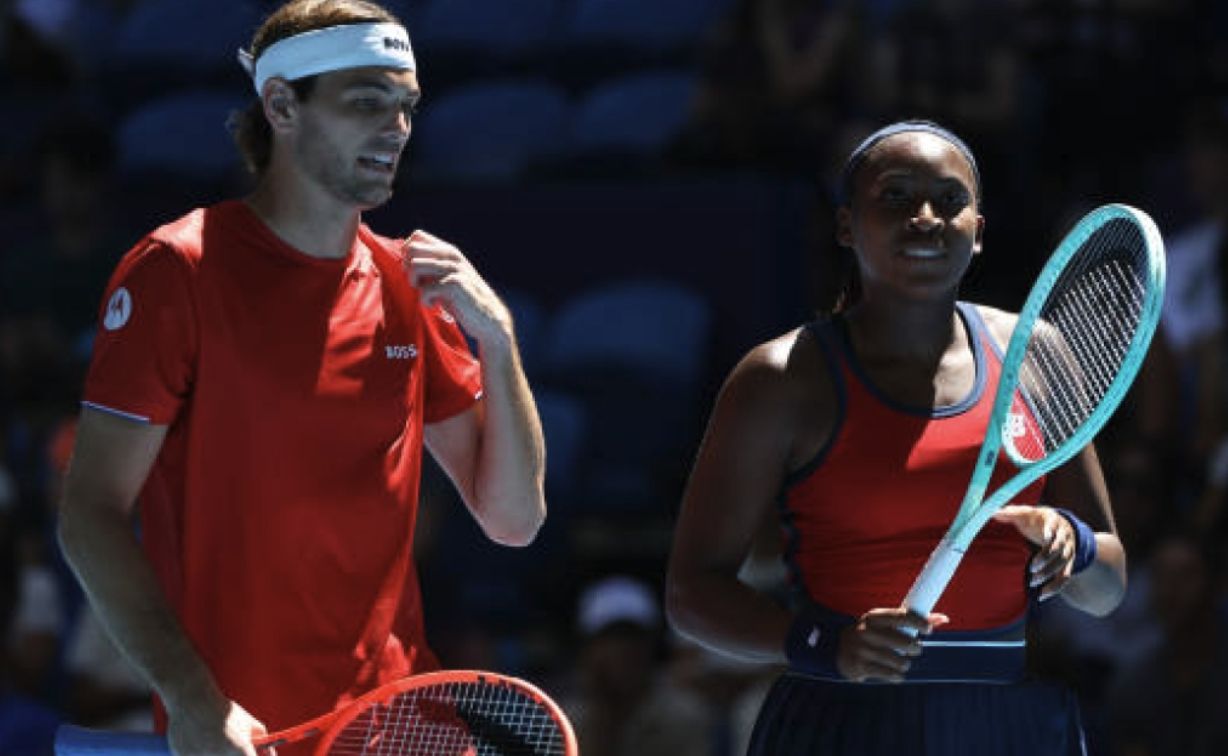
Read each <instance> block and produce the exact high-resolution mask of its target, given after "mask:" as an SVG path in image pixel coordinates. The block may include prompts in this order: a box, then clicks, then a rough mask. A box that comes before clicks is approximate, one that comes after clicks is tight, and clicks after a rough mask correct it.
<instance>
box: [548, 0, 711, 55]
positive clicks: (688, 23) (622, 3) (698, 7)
mask: <svg viewBox="0 0 1228 756" xmlns="http://www.w3.org/2000/svg"><path fill="white" fill-rule="evenodd" d="M729 5H730V3H729V2H728V0H575V6H574V9H573V11H572V13H571V15H570V17H569V18H568V19H567V21H566V22H565V24H564V30H563V32H562V34H563V37H564V40H565V43H566V44H568V45H569V46H581V47H582V46H586V45H598V46H616V47H622V48H626V49H628V50H642V51H649V52H661V51H666V50H670V49H677V48H691V47H694V46H695V45H696V44H697V43H698V42H699V41H700V40H701V39H702V37H703V35H704V33H705V32H706V31H707V30H708V29H709V28H710V27H711V26H712V25H713V24H715V23H716V21H717V19H718V18H719V16H720V15H721V14H722V13H723V12H725V10H727V9H728V7H729Z"/></svg>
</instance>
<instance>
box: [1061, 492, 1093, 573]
mask: <svg viewBox="0 0 1228 756" xmlns="http://www.w3.org/2000/svg"><path fill="white" fill-rule="evenodd" d="M1054 511H1056V512H1057V513H1058V514H1060V515H1061V516H1062V517H1065V518H1066V521H1067V522H1069V523H1070V527H1072V528H1074V534H1075V555H1074V564H1073V565H1072V566H1071V568H1070V574H1072V575H1078V574H1079V573H1080V572H1082V571H1083V570H1086V569H1087V568H1088V567H1091V566H1092V562H1094V561H1096V534H1095V533H1094V532H1093V531H1092V529H1091V527H1090V526H1088V524H1087V523H1086V522H1083V521H1082V520H1080V519H1079V518H1078V516H1077V515H1076V514H1075V513H1074V512H1071V511H1070V510H1069V509H1058V508H1057V507H1054Z"/></svg>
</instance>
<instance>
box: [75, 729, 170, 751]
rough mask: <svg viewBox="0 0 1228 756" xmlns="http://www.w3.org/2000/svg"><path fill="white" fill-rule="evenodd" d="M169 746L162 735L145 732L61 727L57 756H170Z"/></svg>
mask: <svg viewBox="0 0 1228 756" xmlns="http://www.w3.org/2000/svg"><path fill="white" fill-rule="evenodd" d="M170 752H171V749H170V746H169V745H167V743H166V738H165V737H163V736H161V735H155V734H154V733H146V732H115V731H114V730H110V731H108V730H91V729H89V728H87V727H77V726H75V725H60V727H59V728H57V729H56V731H55V753H56V756H120V755H121V754H123V755H124V756H169V754H170Z"/></svg>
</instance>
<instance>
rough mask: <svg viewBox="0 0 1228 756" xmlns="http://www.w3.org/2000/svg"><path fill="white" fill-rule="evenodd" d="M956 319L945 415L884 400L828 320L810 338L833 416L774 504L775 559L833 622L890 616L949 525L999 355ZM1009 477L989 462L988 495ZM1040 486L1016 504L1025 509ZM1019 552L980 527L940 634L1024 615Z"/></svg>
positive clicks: (966, 317)
mask: <svg viewBox="0 0 1228 756" xmlns="http://www.w3.org/2000/svg"><path fill="white" fill-rule="evenodd" d="M958 311H959V313H960V315H961V318H962V320H963V322H964V325H965V327H966V328H967V331H968V336H969V343H970V344H971V345H972V353H973V357H974V360H975V363H976V380H975V383H974V386H973V388H972V391H971V392H970V393H969V395H968V396H967V397H965V398H964V399H963V400H962V401H960V402H959V403H957V404H954V405H950V406H944V407H938V408H933V409H931V408H922V409H918V408H913V407H907V406H903V405H901V404H899V403H898V402H894V401H892V400H891V399H890V398H888V397H886V396H885V395H884V394H883V393H882V392H880V391H879V390H877V389H876V387H875V386H874V385H873V384H872V383H871V382H870V381H869V380H868V378H867V376H866V375H865V374H864V372H863V371H862V370H861V368H860V366H859V365H858V363H857V360H856V356H855V355H854V354H853V351H852V349H851V345H850V343H849V341H848V338H847V334H846V332H845V331H844V329H843V327H842V323H841V322H840V321H838V320H836V321H830V322H827V323H822V324H816V325H814V326H812V328H813V332H814V333H815V335H816V337H817V340H818V342H819V344H820V345H821V347H822V349H823V351H824V354H825V357H826V359H827V361H828V364H829V366H830V368H831V373H832V378H833V383H834V385H835V387H836V392H837V397H838V407H839V416H838V419H837V423H836V428H835V429H834V430H833V433H832V437H831V439H830V440H829V441H828V443H827V445H826V446H825V447H824V449H823V450H822V451H820V453H819V454H818V455H817V456H816V458H815V459H814V460H812V461H811V462H810V463H809V464H807V465H806V466H805V467H804V468H802V469H801V470H799V471H797V472H796V473H794V474H793V475H791V476H790V478H789V480H788V481H786V485H785V489H784V492H783V494H782V496H781V519H782V524H783V527H784V530H785V539H786V552H785V559H786V562H787V564H788V567H789V569H790V573H791V575H792V577H793V580H794V584H795V585H796V586H798V587H800V588H801V589H803V590H804V591H805V593H806V594H807V596H808V597H809V598H810V599H811V600H812V601H815V602H818V603H819V604H822V605H824V606H826V607H828V608H829V609H832V610H835V611H837V612H841V613H843V614H848V615H853V616H859V615H861V614H863V613H865V612H866V611H867V610H869V609H874V608H882V607H896V606H899V605H900V603H901V602H902V600H903V598H904V596H905V594H906V593H907V592H908V589H909V588H911V587H912V583H913V580H914V579H915V578H916V576H917V573H918V572H919V571H920V570H921V567H922V566H923V565H924V564H925V561H926V559H928V558H929V555H930V552H931V551H932V550H933V548H934V546H935V545H936V544H937V543H938V541H939V540H940V539H941V538H942V536H943V534H944V533H945V532H946V530H947V528H948V527H949V526H950V524H951V520H952V519H953V518H954V516H955V513H956V511H957V510H958V508H959V504H960V502H961V501H962V499H963V496H964V492H965V490H966V489H967V486H968V481H969V479H970V477H971V475H972V470H973V467H974V465H975V462H976V458H977V452H978V451H979V449H980V446H981V442H982V440H983V439H984V436H985V430H986V427H987V426H988V424H989V415H990V412H991V409H992V405H993V393H994V390H995V389H996V387H997V384H998V374H999V370H1000V362H1001V353H1000V350H999V347H998V346H997V344H996V343H995V342H994V340H993V338H992V337H991V336H990V335H989V333H988V331H987V330H986V328H985V324H984V322H983V321H982V320H981V317H980V315H979V314H978V313H977V311H976V309H975V308H974V307H972V306H971V305H967V304H963V303H960V305H959V306H958ZM1012 470H1013V467H1012V465H1011V463H1010V462H1009V461H1008V460H1005V459H1002V460H1000V461H999V465H998V469H997V471H996V472H995V474H994V479H993V482H992V483H991V484H990V486H989V490H990V491H992V490H994V489H995V488H997V486H998V485H999V484H1000V483H1001V481H1002V480H1004V479H1006V478H1007V477H1009V474H1010V472H1011V471H1012ZM1043 489H1044V480H1043V478H1042V479H1041V480H1039V481H1037V482H1036V483H1033V484H1032V485H1031V486H1029V487H1028V488H1027V489H1026V490H1024V491H1023V492H1022V493H1021V494H1020V495H1019V496H1018V497H1017V498H1016V501H1017V502H1019V503H1027V504H1035V503H1038V502H1039V501H1040V497H1041V492H1042V491H1043ZM1030 555H1031V547H1030V546H1029V544H1028V542H1027V541H1026V540H1025V539H1024V538H1023V537H1022V536H1021V535H1020V534H1019V533H1018V531H1017V530H1016V529H1015V528H1014V527H1013V526H1010V525H1004V524H1001V523H997V522H993V521H991V522H990V523H989V524H988V525H986V526H985V528H984V529H983V530H982V531H981V532H980V534H979V535H977V537H976V540H975V541H974V542H973V544H972V547H971V548H970V549H969V550H968V553H967V554H966V555H965V557H964V560H963V562H962V564H961V565H960V568H959V570H958V571H957V572H956V574H955V577H954V579H953V580H952V581H951V584H950V586H948V588H947V590H946V592H945V593H944V594H943V596H942V598H941V599H940V600H939V602H938V605H937V607H936V608H935V611H938V612H942V613H944V614H947V615H948V616H949V617H950V618H951V624H950V625H947V626H946V627H945V628H944V629H946V630H980V629H987V628H992V627H999V626H1002V625H1006V624H1008V623H1010V622H1013V621H1016V620H1018V619H1020V618H1021V617H1022V616H1023V614H1024V613H1025V611H1026V609H1027V601H1028V597H1027V589H1026V581H1027V571H1026V566H1027V561H1028V559H1029V557H1030Z"/></svg>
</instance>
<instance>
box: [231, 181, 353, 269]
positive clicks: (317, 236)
mask: <svg viewBox="0 0 1228 756" xmlns="http://www.w3.org/2000/svg"><path fill="white" fill-rule="evenodd" d="M246 202H247V204H248V206H249V207H251V209H252V210H253V211H254V212H255V213H256V215H258V216H259V217H260V219H261V220H263V221H264V222H265V224H266V225H268V227H269V228H270V229H272V231H273V233H275V234H277V236H278V237H279V238H280V239H281V240H282V241H284V242H286V243H287V244H289V245H290V246H292V247H294V248H295V249H297V250H299V251H300V252H302V253H303V254H305V255H310V256H311V257H320V258H341V257H345V256H346V255H348V254H349V252H350V249H351V248H352V247H353V246H354V237H355V235H356V234H357V233H358V224H359V220H360V213H359V210H358V209H357V208H355V207H353V206H347V205H345V204H343V203H341V202H338V201H337V200H336V199H335V198H333V197H331V196H329V195H327V194H326V193H325V192H324V191H323V190H320V189H317V188H316V187H314V186H311V185H308V184H306V183H305V182H303V181H295V180H282V181H277V180H275V179H274V178H272V177H267V176H266V177H265V179H264V180H262V181H261V182H260V184H259V185H258V186H257V187H256V189H255V191H253V192H252V193H251V194H250V195H248V197H247V198H246Z"/></svg>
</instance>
